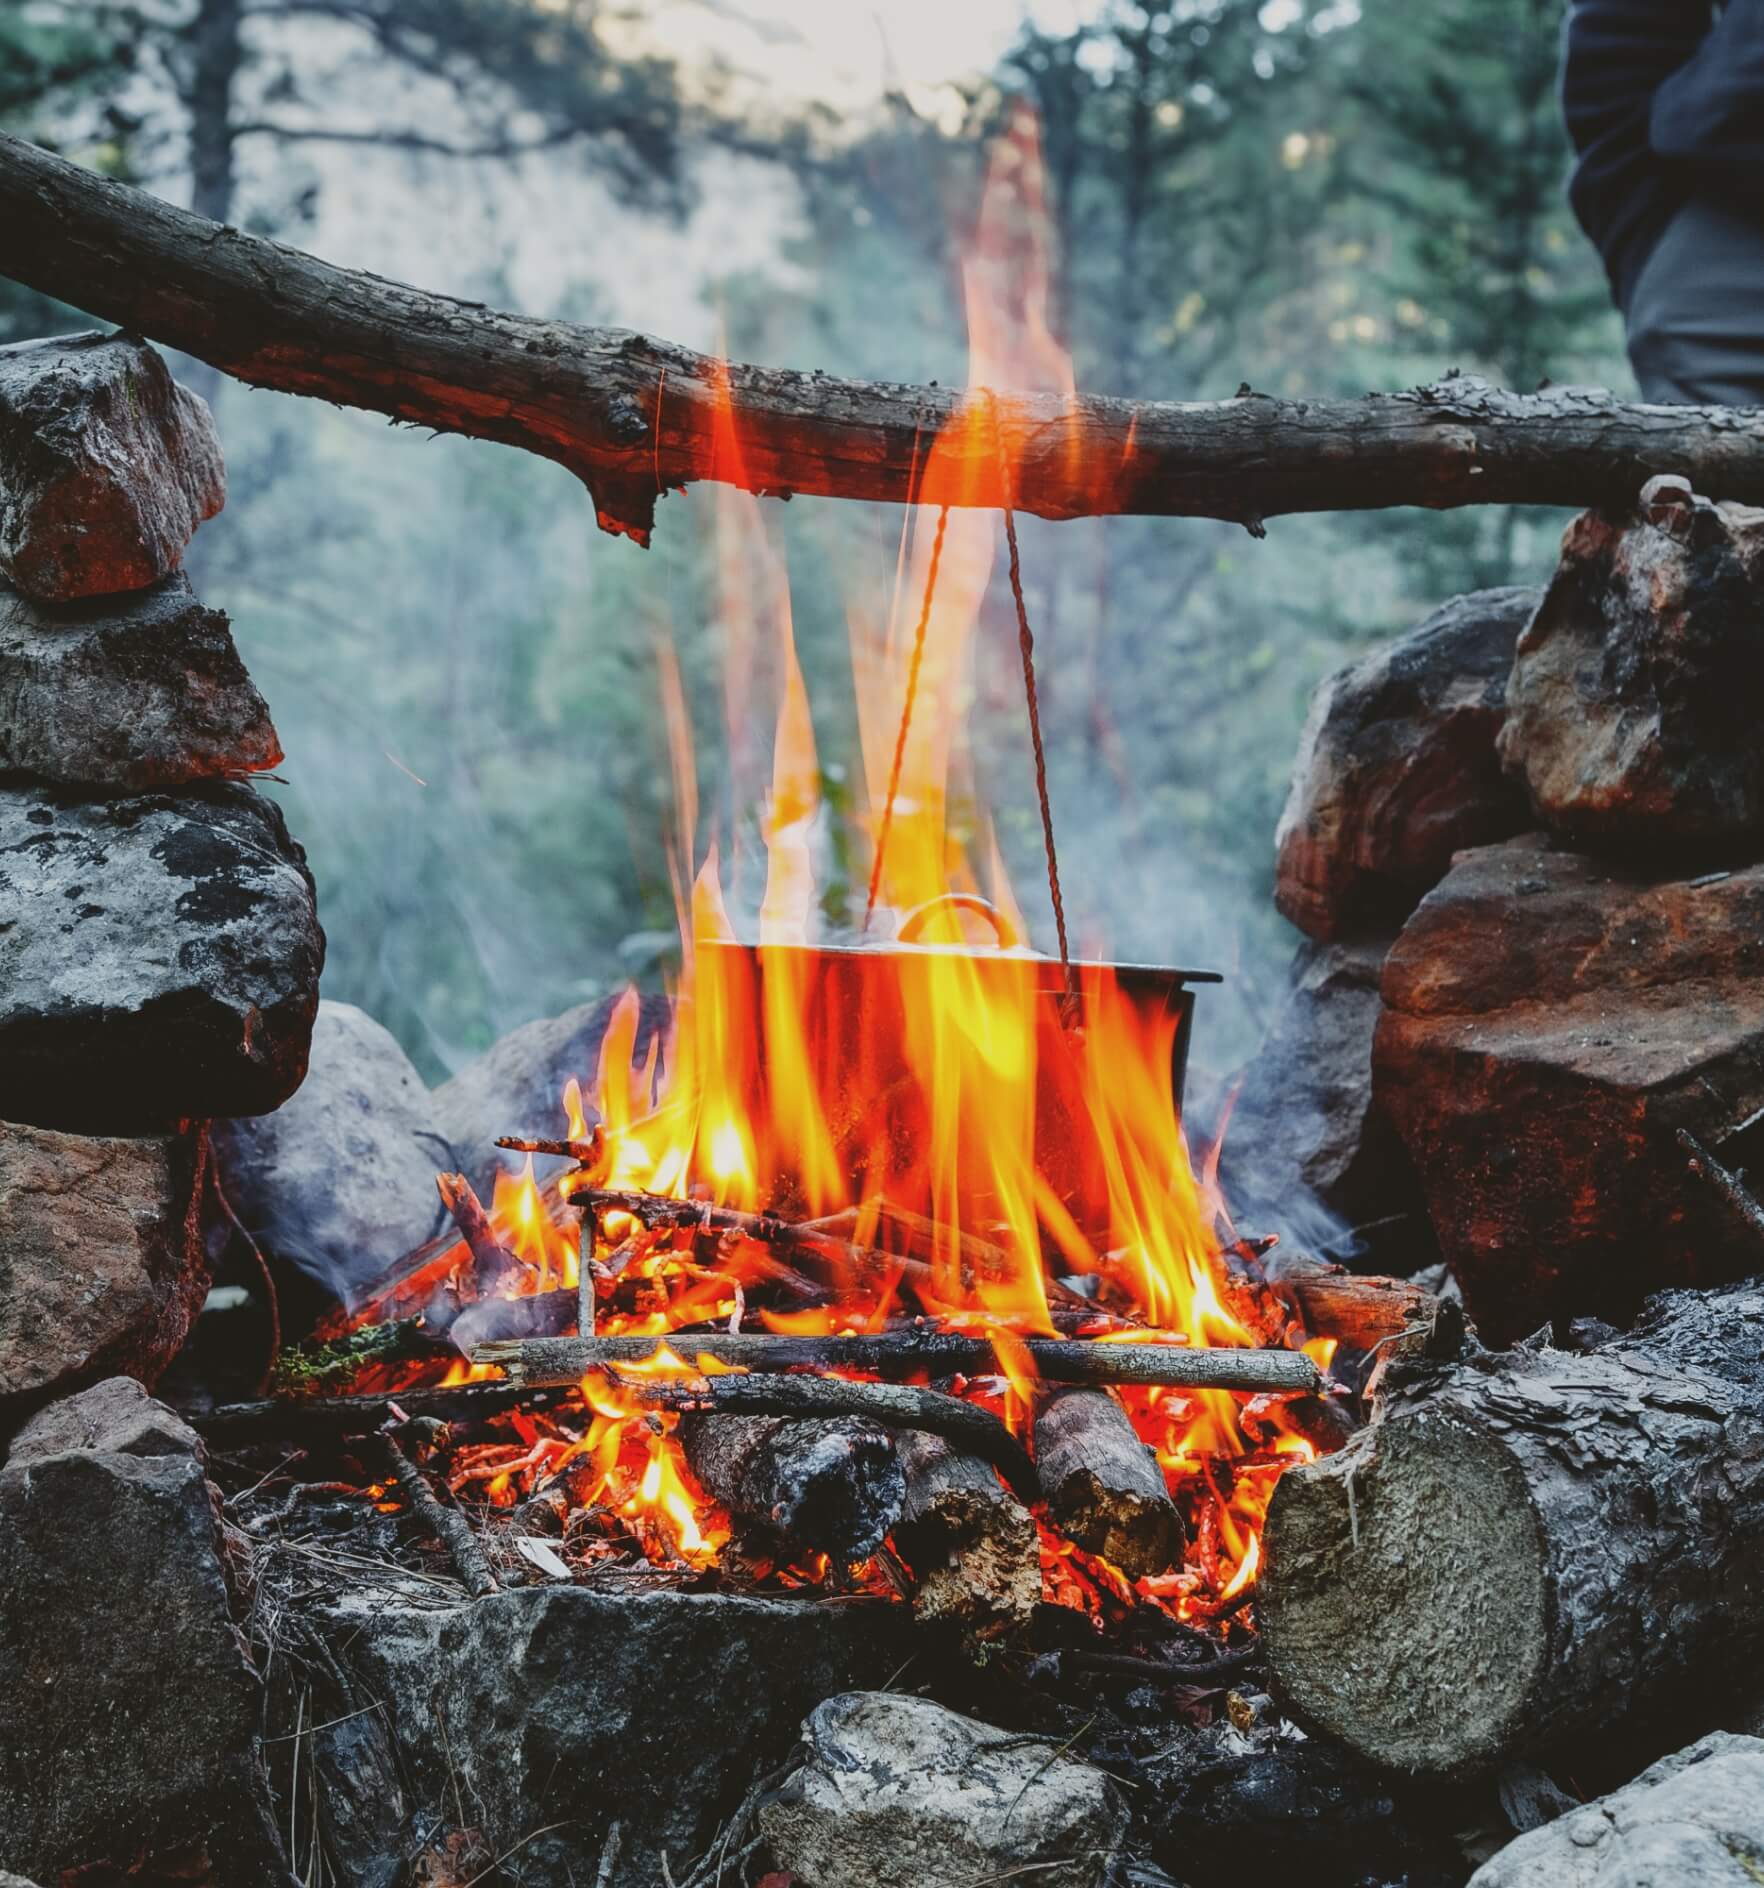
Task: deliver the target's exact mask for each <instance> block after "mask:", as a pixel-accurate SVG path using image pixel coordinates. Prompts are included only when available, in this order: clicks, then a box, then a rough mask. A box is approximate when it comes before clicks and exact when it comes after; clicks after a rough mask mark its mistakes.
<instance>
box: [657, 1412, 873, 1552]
mask: <svg viewBox="0 0 1764 1888" xmlns="http://www.w3.org/2000/svg"><path fill="white" fill-rule="evenodd" d="M677 1433H678V1435H679V1438H680V1443H681V1446H682V1448H683V1449H684V1450H685V1452H686V1465H687V1467H688V1468H690V1469H691V1471H692V1473H693V1476H694V1478H695V1479H696V1480H697V1482H698V1485H699V1486H700V1487H701V1488H702V1489H703V1490H704V1491H705V1493H706V1494H707V1495H709V1496H710V1497H711V1499H712V1500H713V1501H716V1502H719V1503H720V1504H721V1505H722V1506H723V1507H725V1508H727V1509H728V1510H729V1513H730V1515H731V1516H732V1517H733V1519H734V1520H735V1522H736V1523H737V1525H738V1526H742V1527H744V1528H746V1529H747V1530H748V1531H750V1532H752V1533H753V1534H755V1535H756V1536H758V1537H759V1539H760V1540H761V1541H762V1542H763V1543H764V1544H765V1545H767V1546H768V1547H771V1548H773V1549H775V1550H776V1551H778V1552H779V1553H782V1554H787V1555H801V1554H815V1553H820V1554H825V1555H826V1556H827V1557H828V1558H829V1559H830V1560H832V1561H834V1562H835V1563H836V1564H838V1565H840V1566H847V1565H849V1564H851V1563H852V1562H853V1561H859V1560H865V1559H867V1558H868V1557H869V1556H870V1555H871V1554H873V1553H874V1552H875V1551H876V1549H877V1548H878V1547H880V1546H881V1545H882V1541H883V1538H884V1537H885V1536H886V1535H887V1534H888V1532H889V1530H890V1529H891V1528H892V1527H893V1526H894V1524H895V1523H896V1522H897V1521H898V1520H899V1519H900V1513H901V1503H902V1501H903V1500H904V1498H905V1494H906V1487H905V1483H904V1481H903V1480H902V1477H901V1471H900V1463H899V1462H898V1461H897V1460H896V1458H895V1453H894V1440H893V1437H892V1436H891V1435H890V1434H889V1432H888V1431H887V1430H886V1429H884V1428H883V1427H882V1426H881V1424H880V1423H876V1422H872V1421H871V1420H870V1419H869V1418H868V1417H863V1416H823V1417H810V1418H799V1417H793V1416H723V1415H716V1414H709V1415H688V1416H683V1417H682V1418H681V1419H680V1427H679V1430H678V1432H677Z"/></svg>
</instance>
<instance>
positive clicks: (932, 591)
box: [864, 505, 949, 931]
mask: <svg viewBox="0 0 1764 1888" xmlns="http://www.w3.org/2000/svg"><path fill="white" fill-rule="evenodd" d="M948 528H949V507H948V506H947V505H945V506H944V507H943V509H942V510H941V511H939V512H938V514H937V535H936V536H935V537H934V538H933V539H932V540H931V562H930V564H929V566H928V567H927V569H926V571H925V596H924V600H923V602H922V603H921V604H920V605H919V626H918V628H917V629H915V630H914V631H913V659H912V662H911V664H910V665H909V667H908V669H907V685H906V699H905V700H904V701H903V702H902V703H901V705H900V732H899V733H898V734H897V735H896V736H895V737H894V765H893V766H892V767H891V768H890V769H889V772H888V797H887V799H885V800H884V801H883V802H882V825H881V829H880V830H879V831H878V832H877V834H876V856H875V857H874V858H873V859H872V860H871V861H870V895H869V897H868V898H867V899H866V900H865V902H864V929H865V930H866V931H868V930H869V928H870V919H871V917H872V916H873V915H874V914H875V910H876V895H877V893H878V892H880V890H881V889H882V855H883V854H884V853H885V852H886V851H887V850H888V831H889V828H890V827H891V826H892V825H893V824H894V801H895V796H896V795H897V794H898V793H899V792H900V770H901V767H902V764H903V763H904V762H905V760H906V744H907V729H908V728H910V727H911V726H912V721H913V703H914V701H915V700H916V699H917V697H918V693H919V667H920V665H921V664H922V663H923V661H924V660H925V633H926V631H927V630H928V629H929V628H930V625H931V599H932V598H933V597H934V596H936V594H937V569H938V566H939V565H940V564H941V563H942V562H943V534H944V532H945V531H946V530H947V529H948Z"/></svg>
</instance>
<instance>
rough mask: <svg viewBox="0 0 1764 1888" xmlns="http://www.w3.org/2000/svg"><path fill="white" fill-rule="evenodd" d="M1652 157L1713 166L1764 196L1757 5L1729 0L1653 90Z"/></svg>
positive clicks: (1762, 18) (1763, 51)
mask: <svg viewBox="0 0 1764 1888" xmlns="http://www.w3.org/2000/svg"><path fill="white" fill-rule="evenodd" d="M1649 142H1650V144H1651V145H1652V147H1653V150H1654V153H1655V155H1656V156H1659V157H1665V158H1672V159H1678V160H1681V161H1684V162H1688V163H1693V164H1697V165H1705V164H1707V165H1714V166H1718V167H1720V169H1721V170H1722V171H1723V172H1724V173H1725V174H1726V175H1727V178H1728V181H1729V182H1730V183H1731V185H1732V187H1733V188H1734V189H1735V191H1746V190H1751V191H1754V192H1764V0H1728V4H1727V5H1726V6H1725V7H1723V8H1722V10H1721V16H1720V18H1719V19H1718V20H1717V21H1716V22H1715V25H1714V28H1713V30H1712V31H1711V32H1710V33H1709V34H1708V36H1707V37H1706V38H1705V39H1704V41H1703V43H1702V44H1701V45H1700V46H1699V47H1698V48H1697V51H1696V53H1695V55H1694V56H1693V57H1692V58H1691V59H1690V60H1689V61H1688V62H1687V63H1686V64H1684V65H1682V66H1680V67H1679V68H1678V70H1677V71H1676V72H1674V73H1672V74H1671V76H1670V77H1668V78H1667V79H1665V80H1664V81H1663V82H1662V83H1661V85H1660V87H1659V89H1658V90H1657V91H1656V92H1655V93H1654V103H1653V110H1652V113H1651V115H1650V118H1649Z"/></svg>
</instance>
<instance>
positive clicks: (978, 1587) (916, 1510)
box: [894, 1429, 1041, 1634]
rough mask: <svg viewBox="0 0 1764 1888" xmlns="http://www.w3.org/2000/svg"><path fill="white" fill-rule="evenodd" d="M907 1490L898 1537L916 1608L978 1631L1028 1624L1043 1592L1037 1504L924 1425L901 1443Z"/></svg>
mask: <svg viewBox="0 0 1764 1888" xmlns="http://www.w3.org/2000/svg"><path fill="white" fill-rule="evenodd" d="M895 1450H896V1453H897V1454H898V1455H899V1457H900V1467H901V1473H902V1474H903V1475H904V1476H905V1478H906V1497H905V1500H904V1502H903V1504H902V1507H901V1513H900V1520H899V1521H898V1522H897V1523H896V1524H895V1529H894V1544H895V1547H896V1548H897V1549H898V1550H899V1553H900V1557H901V1559H902V1560H903V1561H905V1563H906V1565H907V1568H908V1570H909V1571H910V1572H911V1573H912V1576H913V1579H914V1581H915V1582H916V1589H915V1591H914V1594H913V1612H914V1614H915V1615H916V1616H917V1617H918V1618H919V1619H920V1620H922V1621H924V1622H925V1623H926V1624H927V1625H930V1624H933V1623H935V1622H936V1621H939V1620H950V1621H953V1622H954V1623H956V1624H957V1625H959V1626H961V1627H963V1628H964V1629H966V1630H968V1631H971V1632H978V1633H982V1634H985V1633H988V1632H990V1631H991V1630H993V1629H994V1628H998V1627H1003V1628H1006V1629H1010V1628H1014V1627H1017V1626H1021V1625H1023V1624H1025V1623H1026V1622H1027V1621H1028V1619H1029V1616H1030V1614H1031V1613H1032V1612H1034V1610H1035V1607H1036V1604H1037V1602H1038V1601H1039V1600H1040V1598H1041V1546H1040V1541H1039V1539H1038V1537H1037V1535H1036V1532H1035V1523H1034V1521H1033V1520H1032V1519H1031V1518H1030V1515H1029V1511H1028V1509H1026V1508H1025V1507H1024V1506H1023V1505H1022V1503H1021V1502H1019V1501H1017V1500H1016V1499H1015V1497H1014V1496H1013V1495H1012V1494H1011V1491H1010V1490H1009V1489H1007V1488H1006V1487H1004V1486H1003V1484H1002V1483H1001V1482H1000V1481H999V1479H998V1477H997V1475H995V1474H994V1473H993V1471H992V1469H991V1468H990V1467H989V1466H988V1465H987V1464H986V1463H985V1462H983V1461H981V1460H980V1459H979V1458H978V1457H977V1456H973V1455H964V1454H962V1453H961V1452H960V1451H959V1450H957V1449H955V1448H952V1447H951V1446H950V1443H949V1441H948V1439H947V1438H946V1437H944V1436H940V1435H932V1434H929V1433H928V1432H927V1431H925V1430H922V1429H911V1430H908V1431H907V1432H906V1433H905V1434H904V1435H902V1436H900V1437H898V1438H897V1439H896V1442H895Z"/></svg>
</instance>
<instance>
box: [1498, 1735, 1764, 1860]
mask: <svg viewBox="0 0 1764 1888" xmlns="http://www.w3.org/2000/svg"><path fill="white" fill-rule="evenodd" d="M1760 1880H1764V1739H1759V1738H1756V1737H1735V1736H1732V1735H1730V1734H1729V1733H1728V1732H1726V1731H1716V1732H1714V1733H1713V1734H1712V1735H1710V1736H1708V1737H1705V1738H1703V1739H1702V1740H1701V1741H1700V1742H1698V1743H1695V1744H1692V1745H1691V1746H1690V1747H1689V1748H1688V1749H1686V1750H1681V1751H1679V1752H1677V1753H1676V1754H1675V1755H1674V1756H1671V1757H1665V1758H1662V1759H1661V1761H1660V1762H1659V1763H1657V1764H1654V1765H1652V1766H1651V1767H1650V1768H1648V1769H1646V1770H1644V1771H1643V1772H1642V1773H1641V1775H1640V1776H1639V1777H1637V1778H1636V1779H1635V1781H1634V1782H1633V1783H1627V1784H1625V1785H1624V1786H1623V1788H1622V1789H1620V1790H1613V1791H1612V1792H1611V1794H1610V1795H1609V1796H1601V1797H1599V1798H1597V1799H1596V1800H1595V1801H1593V1802H1590V1803H1582V1804H1581V1805H1579V1807H1578V1808H1575V1809H1571V1810H1570V1811H1569V1812H1568V1813H1567V1815H1565V1816H1562V1817H1559V1818H1558V1819H1557V1820H1556V1821H1555V1822H1552V1823H1546V1824H1545V1825H1544V1826H1543V1828H1541V1829H1532V1830H1529V1831H1527V1833H1526V1834H1524V1835H1522V1836H1520V1837H1518V1838H1517V1839H1516V1840H1514V1841H1512V1842H1509V1843H1508V1844H1507V1846H1506V1847H1505V1848H1504V1849H1502V1850H1501V1852H1500V1853H1499V1854H1498V1855H1496V1856H1494V1857H1493V1858H1492V1859H1491V1860H1489V1861H1487V1862H1484V1863H1483V1865H1482V1866H1481V1867H1480V1868H1479V1869H1478V1870H1477V1871H1476V1873H1475V1874H1474V1875H1472V1876H1471V1877H1470V1882H1469V1888H1668V1884H1670V1888H1756V1885H1757V1883H1758V1882H1759V1881H1760Z"/></svg>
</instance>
